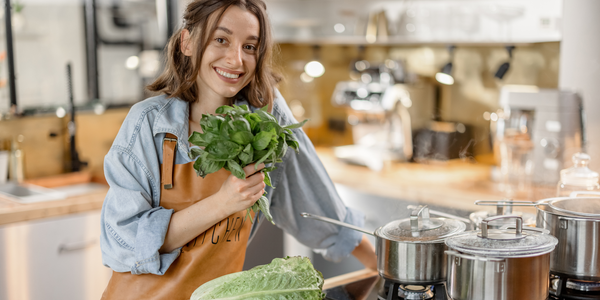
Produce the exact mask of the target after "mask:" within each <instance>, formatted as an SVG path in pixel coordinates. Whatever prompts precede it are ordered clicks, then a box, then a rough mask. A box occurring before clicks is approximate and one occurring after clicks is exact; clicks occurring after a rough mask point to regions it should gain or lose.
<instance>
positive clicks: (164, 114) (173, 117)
mask: <svg viewBox="0 0 600 300" xmlns="http://www.w3.org/2000/svg"><path fill="white" fill-rule="evenodd" d="M165 97H166V95H165ZM166 100H167V101H166V102H165V104H164V105H163V106H162V107H160V109H159V111H158V114H157V116H156V119H155V120H154V125H153V126H152V134H153V135H154V136H156V135H157V134H159V133H171V134H174V135H175V136H177V140H178V141H179V142H178V144H179V146H180V147H183V148H181V149H183V150H185V151H187V150H188V148H189V147H188V143H187V140H188V135H189V134H188V131H189V115H190V113H189V112H190V104H189V103H188V102H187V101H183V100H181V99H179V98H174V97H173V98H167V99H166Z"/></svg>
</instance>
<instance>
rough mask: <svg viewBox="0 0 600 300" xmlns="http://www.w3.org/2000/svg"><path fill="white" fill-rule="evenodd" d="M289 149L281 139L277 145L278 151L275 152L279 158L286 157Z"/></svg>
mask: <svg viewBox="0 0 600 300" xmlns="http://www.w3.org/2000/svg"><path fill="white" fill-rule="evenodd" d="M287 149H288V144H287V142H286V141H285V140H284V139H279V141H278V144H277V151H276V152H275V153H276V154H277V157H284V156H285V153H286V152H287Z"/></svg>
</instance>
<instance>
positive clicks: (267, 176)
mask: <svg viewBox="0 0 600 300" xmlns="http://www.w3.org/2000/svg"><path fill="white" fill-rule="evenodd" d="M263 170H264V169H263ZM263 174H265V180H264V182H265V184H266V185H268V186H270V187H272V188H275V187H274V186H273V185H272V184H271V176H270V175H269V172H263Z"/></svg>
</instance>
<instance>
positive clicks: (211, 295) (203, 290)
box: [190, 256, 324, 300]
mask: <svg viewBox="0 0 600 300" xmlns="http://www.w3.org/2000/svg"><path fill="white" fill-rule="evenodd" d="M322 289H323V275H322V274H321V272H319V271H317V270H315V269H314V267H313V265H312V263H311V262H310V260H309V259H308V258H306V257H299V256H297V257H286V258H275V259H273V261H272V262H271V263H270V264H266V265H261V266H257V267H254V268H252V269H250V270H248V271H242V272H237V273H233V274H229V275H225V276H221V277H219V278H216V279H213V280H211V281H209V282H207V283H205V284H203V285H201V286H200V287H198V288H197V289H196V291H194V293H193V294H192V297H191V298H190V300H207V299H221V300H225V299H227V300H241V299H262V300H275V299H286V300H295V299H297V300H313V299H314V300H321V299H323V297H324V294H323V292H322Z"/></svg>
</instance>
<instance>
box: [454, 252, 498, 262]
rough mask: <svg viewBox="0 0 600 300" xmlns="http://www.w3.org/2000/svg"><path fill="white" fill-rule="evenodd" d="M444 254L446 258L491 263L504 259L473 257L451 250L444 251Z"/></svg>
mask: <svg viewBox="0 0 600 300" xmlns="http://www.w3.org/2000/svg"><path fill="white" fill-rule="evenodd" d="M444 253H445V254H446V255H447V256H450V255H452V256H456V257H460V258H464V259H469V260H481V261H491V262H503V261H504V258H495V257H484V256H475V255H468V254H464V253H460V252H456V251H453V250H446V251H444Z"/></svg>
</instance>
